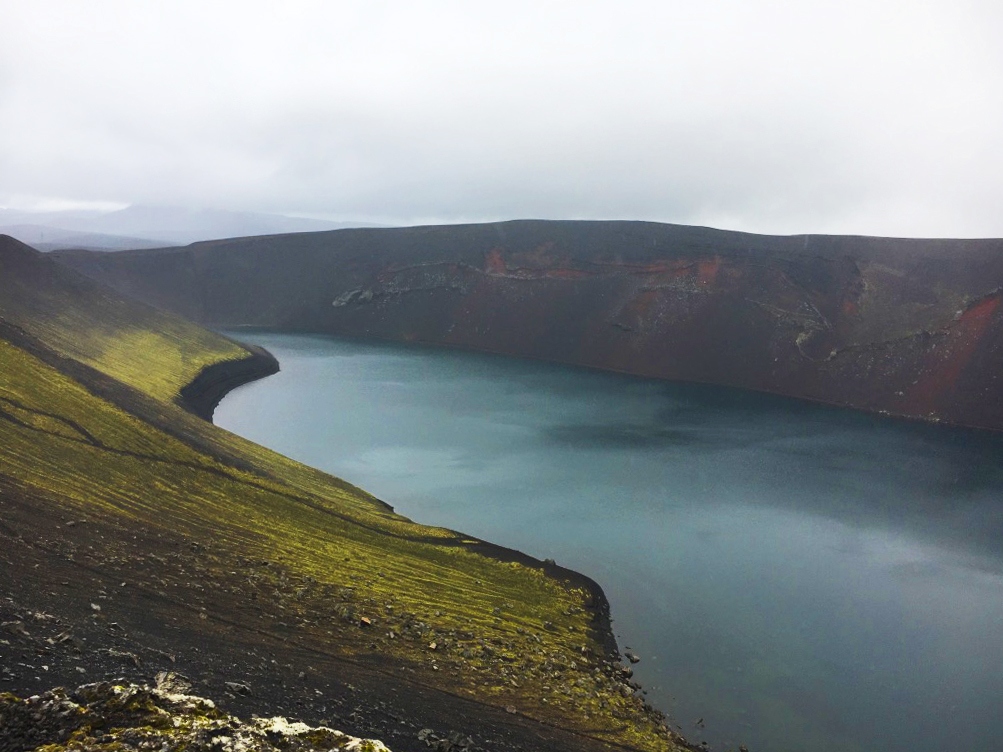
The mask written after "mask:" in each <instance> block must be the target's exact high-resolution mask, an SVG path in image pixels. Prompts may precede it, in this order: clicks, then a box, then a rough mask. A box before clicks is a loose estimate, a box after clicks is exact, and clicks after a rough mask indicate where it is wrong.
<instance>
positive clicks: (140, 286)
mask: <svg viewBox="0 0 1003 752" xmlns="http://www.w3.org/2000/svg"><path fill="white" fill-rule="evenodd" d="M60 258H61V260H63V261H64V262H65V263H67V264H70V265H72V266H73V267H75V268H77V269H79V270H81V271H83V272H84V273H86V274H88V275H90V276H93V277H94V278H96V279H100V280H103V281H106V282H108V283H109V284H111V285H113V286H116V287H118V288H119V289H121V290H124V291H126V292H128V293H129V294H131V295H135V296H136V297H138V298H140V299H142V300H146V301H148V302H150V303H152V304H154V305H157V306H162V307H164V308H165V309H168V310H172V311H175V312H179V313H182V314H183V315H185V316H189V317H192V318H194V319H196V320H198V321H200V322H202V323H206V324H209V325H212V326H217V327H236V326H241V325H251V326H261V327H269V328H275V329H285V330H311V331H320V332H331V333H338V334H348V335H362V336H374V337H382V338H387V339H397V340H407V341H422V342H429V343H435V344H443V345H449V346H457V347H468V348H476V349H483V350H491V351H494V352H500V353H506V354H510V355H517V356H522V357H532V358H543V359H550V360H556V361H562V362H567V363H576V364H580V365H587V366H594V367H599V368H607V369H613V370H618V371H625V372H629V373H635V374H640V375H645V376H654V377H660V378H668V379H678V380H688V381H700V382H710V383H721V384H728V385H732V386H739V387H745V388H750V389H756V390H762V391H769V392H775V393H779V394H785V395H790V396H795V397H801V398H806V399H812V400H819V401H823V402H829V403H833V404H839V405H847V406H851V407H856V408H861V409H865V410H872V411H880V412H888V413H892V414H895V415H903V416H908V417H913V418H922V419H929V420H943V421H948V422H951V423H958V424H963V425H970V426H981V427H987V428H994V429H1001V428H1003V399H1000V386H999V382H998V380H997V374H998V373H999V372H1000V369H1001V367H1003V312H1001V311H1000V301H1001V285H1003V241H1000V240H965V241H962V240H957V241H952V240H903V239H893V238H867V237H835V236H796V237H774V236H764V235H750V234H745V233H734V232H725V231H720V230H711V229H707V228H697V227H680V226H673V225H660V224H654V223H645V222H542V221H520V222H506V223H499V224H491V225H461V226H445V227H418V228H398V229H369V230H340V231H336V232H328V233H311V234H303V235H290V236H270V237H260V238H242V239H235V240H229V241H216V242H210V243H198V244H195V245H192V246H189V247H187V248H176V249H162V250H147V251H134V252H124V253H116V254H112V255H96V254H83V253H80V254H62V255H60Z"/></svg>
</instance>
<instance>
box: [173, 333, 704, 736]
mask: <svg viewBox="0 0 1003 752" xmlns="http://www.w3.org/2000/svg"><path fill="white" fill-rule="evenodd" d="M224 336H225V335H224ZM238 344H240V345H241V346H242V347H244V348H246V349H247V350H248V351H249V353H250V354H249V355H248V357H246V358H241V359H240V360H229V361H222V362H219V363H214V364H212V365H209V366H206V367H205V368H203V369H202V371H201V372H200V373H199V374H198V375H197V376H196V377H195V378H194V379H193V380H192V381H191V382H189V383H188V384H186V385H185V386H184V387H183V388H182V389H181V391H180V394H179V396H178V398H177V400H176V401H177V404H178V405H179V406H180V407H182V408H183V409H185V410H187V411H188V412H190V413H192V414H194V415H197V416H198V417H200V418H202V419H203V420H206V421H207V422H209V423H212V416H213V412H214V411H215V409H216V406H217V405H219V403H220V402H221V401H222V400H223V398H224V397H225V396H226V395H227V394H228V393H229V392H231V391H232V390H234V389H236V388H237V387H239V386H243V385H244V384H249V383H251V382H253V381H257V380H259V379H263V378H266V377H268V376H271V375H273V374H275V373H278V372H279V370H280V364H279V361H278V359H277V358H276V357H275V356H274V355H272V354H271V353H270V352H269V351H268V350H266V349H265V348H263V347H261V346H259V345H251V344H248V343H244V342H238ZM347 482H351V481H347ZM380 501H381V503H384V504H385V503H386V502H382V500H380ZM390 508H391V509H392V507H390ZM419 524H420V523H419ZM453 532H456V533H458V534H459V535H461V536H462V539H463V542H462V543H458V545H461V546H463V547H464V548H466V549H467V550H470V551H474V552H476V553H478V554H480V555H482V556H485V557H487V558H491V559H494V560H496V561H500V562H504V563H517V564H520V565H522V566H524V567H527V568H530V569H537V570H539V571H542V572H543V573H544V574H545V575H546V576H547V577H549V578H551V579H553V580H556V581H558V582H563V583H565V584H566V585H567V586H568V587H569V588H579V589H581V590H582V591H584V592H585V593H586V594H587V599H586V608H587V609H588V610H589V611H590V612H591V618H592V631H593V636H594V637H595V638H596V641H597V642H599V643H600V644H601V645H602V649H603V652H604V655H603V656H602V657H603V659H604V660H605V661H606V662H608V663H609V664H610V665H611V666H613V667H617V666H618V665H622V664H621V662H622V660H623V658H624V656H623V654H622V653H621V652H620V648H619V645H618V644H617V641H616V635H615V634H614V632H613V624H612V617H611V607H610V603H609V599H608V598H607V597H606V593H605V591H604V590H603V589H602V586H601V585H599V583H598V582H596V581H595V580H593V579H592V578H591V577H589V576H588V575H586V574H583V573H581V572H578V571H575V570H572V569H567V568H565V567H562V566H560V565H559V564H557V563H556V562H554V561H553V560H552V559H546V560H540V559H537V558H536V557H533V556H531V555H529V554H527V553H524V552H522V551H519V550H516V549H513V548H508V547H505V546H502V545H499V544H497V543H491V542H490V541H485V540H482V539H480V538H477V537H475V536H470V535H467V534H465V533H462V532H461V531H453ZM674 741H675V743H676V744H678V745H680V746H682V747H683V748H685V749H691V750H699V749H701V748H700V747H697V746H694V745H691V744H690V743H689V742H688V741H685V740H684V739H682V738H680V737H679V736H678V735H675V738H674Z"/></svg>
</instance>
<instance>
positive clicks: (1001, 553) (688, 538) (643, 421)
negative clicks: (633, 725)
mask: <svg viewBox="0 0 1003 752" xmlns="http://www.w3.org/2000/svg"><path fill="white" fill-rule="evenodd" d="M241 336H243V338H244V339H245V340H246V339H251V340H253V341H254V342H255V343H258V344H262V345H264V346H265V347H267V348H269V349H270V350H271V351H272V352H273V353H275V355H276V356H277V357H278V358H279V360H280V362H281V363H282V372H281V373H280V374H278V375H277V376H273V377H270V378H268V379H266V380H264V381H261V382H257V383H255V384H251V385H249V386H247V387H242V388H241V389H239V390H237V391H235V392H234V393H232V394H231V395H230V396H228V397H227V398H226V399H225V400H224V401H223V403H222V404H221V405H220V407H219V408H218V409H217V411H216V422H217V423H219V424H220V425H222V426H224V427H225V428H229V429H230V430H233V431H235V432H237V433H240V434H242V435H244V436H247V437H248V438H251V439H253V440H255V441H258V442H260V443H263V444H265V445H267V446H270V447H273V448H275V449H277V450H278V451H281V452H283V453H284V454H288V455H290V456H292V457H295V458H296V459H299V460H302V461H304V462H306V463H308V464H311V465H314V466H317V467H321V468H323V469H325V470H328V471H330V472H332V473H334V474H336V475H340V476H343V477H345V478H346V479H348V480H350V481H351V482H352V483H355V484H357V485H359V486H361V487H363V488H365V489H366V490H368V491H370V492H372V493H374V494H376V495H377V496H379V497H380V498H383V499H385V500H387V501H388V502H389V503H391V504H393V505H394V506H395V507H396V509H397V510H398V511H399V512H401V513H402V514H406V515H408V516H410V517H412V518H414V519H416V520H419V521H421V522H425V523H429V524H436V525H445V526H447V527H453V528H456V529H461V530H464V531H465V532H468V533H471V534H474V535H477V536H480V537H483V538H486V539H489V540H492V541H495V542H497V543H501V544H503V545H507V546H512V547H516V548H520V549H522V550H525V551H528V552H530V553H532V554H534V555H536V556H538V557H540V558H543V557H553V558H556V559H557V560H558V561H559V562H560V563H562V564H564V565H566V566H569V567H572V568H575V569H579V570H581V571H583V572H585V573H587V574H589V575H590V576H592V577H594V578H595V579H596V580H597V581H599V582H600V583H601V584H602V585H603V587H604V589H605V590H606V592H607V594H608V595H609V598H610V601H611V603H612V606H613V615H614V617H615V618H616V623H615V624H614V627H615V629H616V632H617V633H618V635H619V638H620V644H621V647H623V646H625V645H629V646H630V647H631V648H633V650H634V651H635V652H637V653H638V654H639V655H641V656H642V659H643V660H642V662H641V663H640V664H638V666H637V667H636V669H635V671H636V675H637V676H638V678H639V679H640V681H641V682H642V683H643V684H644V685H645V688H646V689H647V690H648V692H649V699H650V700H651V701H652V702H653V704H655V705H656V706H658V707H661V708H663V709H665V710H667V711H668V712H669V713H670V715H671V716H672V717H673V718H674V720H675V722H677V723H678V724H679V725H680V726H681V727H682V729H683V731H684V732H685V733H686V734H687V736H688V737H690V738H691V739H693V740H694V741H700V740H707V741H708V742H710V743H711V744H712V745H713V746H714V747H715V748H717V749H720V750H724V749H728V748H737V746H738V744H739V743H744V744H746V745H748V746H749V748H750V749H752V750H754V751H755V750H769V751H784V750H812V751H816V752H828V751H829V750H840V752H845V751H848V750H861V751H862V750H873V749H878V748H882V749H886V750H903V751H904V750H910V752H925V751H927V750H931V751H932V750H941V749H946V748H951V749H965V748H967V749H994V748H998V747H999V744H1000V742H999V740H1000V739H1003V714H1001V713H1000V708H1001V707H1003V671H1001V670H1000V666H1003V500H1001V498H1000V489H1003V467H1001V459H1000V458H1001V456H1003V455H1001V449H1003V441H1001V440H1000V439H997V438H995V437H990V436H985V435H981V434H976V433H972V432H967V431H958V430H951V429H945V428H939V427H930V426H919V425H912V424H905V423H899V422H893V421H888V420H883V419H880V418H876V417H873V416H867V415H860V414H856V413H851V412H847V411H841V410H835V409H831V408H827V407H822V406H817V405H810V404H805V403H797V402H793V401H790V400H786V399H782V398H777V397H770V396H764V395H755V394H749V393H744V392H738V391H735V390H728V389H720V388H712V387H703V386H692V385H673V384H665V383H661V382H654V381H647V380H642V379H633V378H629V377H623V376H616V375H611V374H603V373H596V372H590V371H583V370H580V369H571V368H562V367H558V366H552V365H547V364H541V363H531V362H523V361H515V360H507V359H504V358H496V357H490V356H482V355H471V354H463V353H454V352H448V351H441V350H427V349H420V348H410V347H402V346H392V345H381V344H366V343H359V342H350V341H339V340H332V339H329V338H320V337H309V336H294V335H274V334H253V335H247V334H246V333H244V334H243V335H241ZM701 717H702V718H703V719H704V722H705V727H704V728H696V727H695V726H694V722H695V721H696V720H697V719H698V718H701Z"/></svg>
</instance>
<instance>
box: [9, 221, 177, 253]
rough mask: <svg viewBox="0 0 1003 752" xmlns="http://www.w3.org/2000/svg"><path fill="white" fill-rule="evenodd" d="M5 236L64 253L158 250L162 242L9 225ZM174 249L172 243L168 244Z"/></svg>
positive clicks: (37, 226) (41, 227)
mask: <svg viewBox="0 0 1003 752" xmlns="http://www.w3.org/2000/svg"><path fill="white" fill-rule="evenodd" d="M0 229H2V231H3V233H4V234H5V235H10V236H11V237H12V238H17V239H18V240H20V241H21V242H22V243H27V244H28V245H30V246H31V247H33V248H35V249H36V250H39V251H61V250H67V249H73V250H87V251H124V250H128V249H136V248H161V247H163V246H164V242H163V241H162V240H153V239H151V238H134V237H130V236H128V235H108V234H106V233H99V232H78V231H76V230H64V229H63V228H61V227H52V226H49V225H10V226H8V227H3V228H0ZM171 245H173V243H172V244H171Z"/></svg>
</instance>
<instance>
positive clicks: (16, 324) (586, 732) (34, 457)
mask: <svg viewBox="0 0 1003 752" xmlns="http://www.w3.org/2000/svg"><path fill="white" fill-rule="evenodd" d="M0 364H2V367H0V447H2V450H0V506H2V510H3V514H2V516H0V623H2V624H3V629H4V634H3V638H2V639H0V666H2V667H3V668H2V673H0V682H2V683H0V690H3V691H11V692H14V693H15V694H19V695H21V696H27V695H31V694H35V693H38V692H41V691H44V690H46V689H49V688H51V687H53V686H55V685H63V686H76V685H77V684H79V683H81V681H85V680H86V681H98V680H105V679H112V678H115V677H119V676H124V677H128V678H131V679H134V680H137V681H149V680H150V679H151V677H152V676H153V674H155V673H157V672H158V671H161V670H173V671H177V672H179V673H184V674H186V675H188V676H189V677H190V678H191V679H192V681H193V683H194V684H195V687H196V688H197V689H198V693H199V694H203V695H207V696H210V697H213V698H214V699H217V700H219V701H220V702H221V705H222V707H223V709H224V710H226V711H227V712H235V713H239V714H241V715H243V716H249V715H250V714H252V713H255V714H258V715H263V716H271V715H276V714H283V715H289V716H293V717H297V718H299V719H302V720H304V721H306V722H308V723H311V724H321V723H322V724H323V725H328V724H330V725H334V726H335V727H337V728H340V729H342V730H344V731H346V732H348V733H352V734H354V735H358V736H367V737H377V738H381V739H383V740H384V741H386V742H387V744H388V745H389V746H391V747H393V748H402V749H417V748H420V747H421V745H422V744H426V745H431V744H432V743H433V742H434V741H435V740H439V739H446V738H448V737H449V735H450V734H455V735H457V736H456V738H458V739H464V740H466V739H467V737H470V741H469V742H467V741H464V748H467V749H470V750H475V749H487V748H489V749H493V750H503V749H525V750H533V749H539V750H544V749H546V750H600V749H610V748H614V747H616V748H624V749H637V750H673V749H681V748H683V745H682V743H681V742H680V741H679V740H678V739H676V738H675V737H674V736H672V735H671V734H670V733H669V732H668V730H667V729H666V728H665V727H664V726H663V725H662V724H663V720H662V718H661V717H660V715H659V714H658V713H656V712H654V711H652V710H651V709H650V708H648V707H646V706H645V704H644V702H643V700H642V699H641V698H640V697H639V696H638V695H637V694H635V693H634V688H633V687H632V686H630V685H629V682H628V678H627V672H626V671H625V670H623V669H622V667H620V665H619V664H618V663H617V662H616V658H617V655H616V648H615V644H614V643H613V641H612V636H611V632H610V630H609V621H608V613H607V611H608V606H607V605H606V601H605V598H604V596H603V594H602V591H601V590H600V589H599V588H598V586H597V585H596V584H595V583H593V582H592V581H591V580H589V579H588V578H586V577H584V576H582V575H579V574H576V573H573V572H570V571H567V570H564V569H562V568H560V567H557V566H555V565H553V564H552V563H542V562H539V561H536V560H534V559H531V558H529V557H526V556H524V555H521V554H519V553H518V552H514V551H508V550H505V549H501V548H498V547H495V546H492V545H490V544H488V543H485V542H483V541H479V540H476V539H472V538H469V537H467V536H463V535H461V534H459V533H456V532H453V531H450V530H444V529H439V528H429V527H425V526H422V525H418V524H416V523H414V522H412V521H410V520H408V519H406V518H404V517H401V516H399V515H396V514H394V513H393V510H392V509H391V508H390V507H388V506H387V505H386V504H384V503H382V502H381V501H379V500H377V499H374V498H373V497H371V496H369V495H368V494H366V493H365V492H363V491H361V490H359V489H357V488H354V487H353V486H351V485H349V484H347V483H345V482H343V481H340V480H338V479H336V478H332V477H330V476H327V475H325V474H323V473H320V472H318V471H314V470H311V469H310V468H307V467H304V466H302V465H299V464H297V463H294V462H292V461H290V460H288V459H286V458H284V457H281V456H279V455H276V454H275V453H273V452H270V451H268V450H266V449H264V448H262V447H259V446H256V445H253V444H251V443H250V442H247V441H244V440H242V439H240V438H239V437H236V436H233V435H231V434H229V433H227V432H225V431H222V430H220V429H218V428H216V427H214V426H212V425H211V424H210V423H207V422H205V421H204V420H201V419H200V418H198V417H196V416H195V415H193V414H192V412H200V413H203V414H204V413H205V412H207V411H208V410H211V404H212V395H210V397H211V398H210V399H209V400H208V401H207V402H206V401H205V400H203V404H201V405H198V404H196V403H197V402H198V401H199V398H200V396H204V395H200V394H195V393H192V390H191V389H190V385H191V384H192V383H193V382H194V383H195V384H199V383H200V379H201V380H202V384H203V389H202V391H208V392H210V393H212V392H213V391H214V390H215V391H218V390H219V388H220V384H223V385H224V388H225V385H226V384H228V383H230V382H234V381H239V380H241V379H245V380H246V379H249V378H254V377H256V376H260V375H263V374H266V373H268V372H269V371H270V370H273V369H274V368H275V364H274V361H272V360H271V359H269V357H268V356H267V354H265V353H262V352H252V351H250V350H249V349H247V348H244V347H243V346H241V345H239V344H237V343H235V342H232V341H230V340H228V339H225V338H223V337H220V336H217V335H214V334H212V333H210V332H207V331H205V330H202V329H199V328H198V327H196V326H194V325H192V324H189V323H188V322H186V321H184V320H182V319H179V318H176V317H174V316H172V315H169V314H164V313H161V312H159V311H157V310H155V309H152V308H149V307H147V306H145V305H142V304H138V303H134V302H132V301H130V300H128V299H126V298H123V297H122V296H121V295H119V294H117V293H114V292H112V291H111V290H109V289H107V288H104V287H101V286H99V285H97V284H95V283H93V282H91V281H89V280H87V279H86V278H84V277H82V276H81V275H79V274H77V273H76V272H74V271H72V270H70V269H68V268H65V267H63V266H60V265H59V264H57V263H56V262H55V261H53V260H52V259H51V257H49V256H43V255H42V254H39V253H37V252H36V251H34V250H32V249H30V248H28V247H27V246H24V245H22V244H20V243H18V242H17V241H15V240H13V239H11V238H8V237H3V236H0ZM196 391H198V390H196ZM429 730H430V731H429ZM422 734H423V736H419V735H422Z"/></svg>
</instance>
